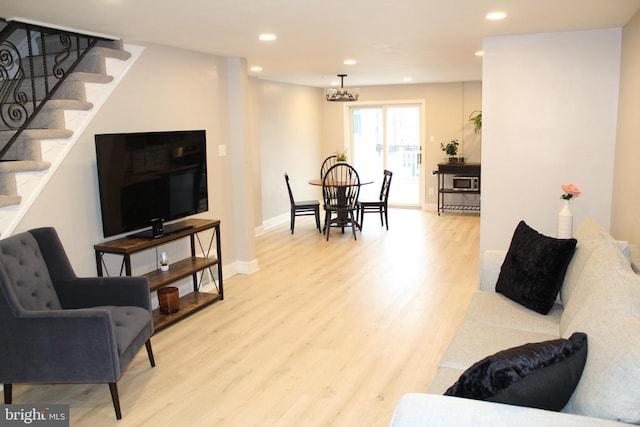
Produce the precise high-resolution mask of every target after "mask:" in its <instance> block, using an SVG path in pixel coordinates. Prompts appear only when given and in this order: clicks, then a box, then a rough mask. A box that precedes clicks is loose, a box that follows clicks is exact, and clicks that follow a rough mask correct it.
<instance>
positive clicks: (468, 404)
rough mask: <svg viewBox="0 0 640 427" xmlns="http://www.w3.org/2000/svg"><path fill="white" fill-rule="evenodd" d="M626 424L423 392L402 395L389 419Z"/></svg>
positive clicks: (437, 424) (402, 426) (397, 426)
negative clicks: (391, 417)
mask: <svg viewBox="0 0 640 427" xmlns="http://www.w3.org/2000/svg"><path fill="white" fill-rule="evenodd" d="M628 425H629V424H625V423H620V422H616V421H610V420H604V419H602V418H591V417H584V416H580V415H574V414H568V413H564V412H553V411H545V410H542V409H534V408H527V407H524V406H514V405H505V404H502V403H492V402H483V401H480V400H472V399H463V398H460V397H452V396H440V395H436V394H426V393H413V394H405V395H404V396H402V397H401V398H400V400H399V402H398V405H397V406H396V409H395V413H394V414H393V419H392V420H391V427H423V426H424V427H427V426H429V427H445V426H446V427H449V426H487V427H493V426H514V427H516V426H517V427H527V426H531V427H537V426H545V427H565V426H572V427H587V426H593V427H595V426H598V427H614V426H628Z"/></svg>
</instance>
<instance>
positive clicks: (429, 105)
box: [322, 82, 482, 210]
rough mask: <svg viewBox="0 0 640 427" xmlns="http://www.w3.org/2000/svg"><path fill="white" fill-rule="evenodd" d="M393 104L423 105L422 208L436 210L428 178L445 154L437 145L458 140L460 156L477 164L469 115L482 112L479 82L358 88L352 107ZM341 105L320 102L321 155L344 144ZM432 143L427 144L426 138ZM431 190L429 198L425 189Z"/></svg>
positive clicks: (433, 184)
mask: <svg viewBox="0 0 640 427" xmlns="http://www.w3.org/2000/svg"><path fill="white" fill-rule="evenodd" d="M396 100H403V101H404V100H414V101H423V102H424V105H425V111H424V116H425V117H424V123H425V129H424V132H425V138H424V140H425V141H426V142H425V145H426V146H425V147H424V148H423V162H424V164H425V166H424V169H423V179H424V186H423V188H424V194H423V202H424V204H425V205H427V206H429V207H431V208H432V209H434V210H435V209H436V203H437V187H438V179H437V176H436V175H433V174H432V171H433V170H434V169H437V164H438V163H441V162H442V161H443V160H444V158H445V157H446V154H444V153H443V152H442V150H441V149H440V143H441V142H449V141H450V140H452V139H458V140H460V141H461V142H462V143H464V155H465V157H466V158H467V161H469V162H480V161H481V146H482V144H481V138H482V134H476V133H474V130H473V129H474V127H473V123H471V122H469V115H470V114H471V113H472V112H473V111H474V110H480V109H481V108H482V83H481V82H456V83H431V84H406V85H389V86H367V87H363V88H360V99H359V100H358V102H356V103H355V105H358V104H359V103H360V104H367V103H370V102H381V103H384V102H390V101H396ZM344 109H345V103H342V102H326V101H325V102H324V104H323V110H324V117H323V120H324V122H323V131H324V132H323V142H322V150H323V153H324V154H330V153H332V152H335V151H336V149H338V148H341V147H343V146H344V144H345V120H344V118H345V117H344V116H345V115H344ZM431 136H433V137H434V142H433V143H430V142H429V141H430V137H431ZM430 188H431V189H433V190H434V194H433V195H429V189H430Z"/></svg>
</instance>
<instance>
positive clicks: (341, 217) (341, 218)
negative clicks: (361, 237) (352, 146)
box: [309, 178, 373, 230]
mask: <svg viewBox="0 0 640 427" xmlns="http://www.w3.org/2000/svg"><path fill="white" fill-rule="evenodd" d="M322 181H323V180H322V179H320V178H316V179H311V180H309V184H311V185H316V186H319V187H322V183H323V182H322ZM327 184H328V185H330V186H332V187H338V197H339V194H340V188H341V187H342V188H344V187H350V186H353V185H355V183H354V182H353V181H336V182H333V181H327ZM367 184H373V180H372V179H364V180H361V181H360V186H363V185H367ZM356 217H357V215H356ZM333 221H335V222H336V223H337V224H342V225H345V224H348V223H349V218H348V215H347V213H346V212H344V211H340V212H338V218H336V219H334V220H333ZM355 225H356V227H358V230H362V227H361V226H360V223H358V221H357V218H356V221H355Z"/></svg>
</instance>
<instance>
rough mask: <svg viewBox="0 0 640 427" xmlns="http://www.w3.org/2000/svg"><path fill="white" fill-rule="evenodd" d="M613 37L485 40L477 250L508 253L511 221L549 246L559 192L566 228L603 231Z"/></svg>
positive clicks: (613, 101)
mask: <svg viewBox="0 0 640 427" xmlns="http://www.w3.org/2000/svg"><path fill="white" fill-rule="evenodd" d="M620 40H621V30H620V29H606V30H596V31H579V32H567V33H549V34H533V35H522V36H504V37H489V38H486V39H485V40H484V51H485V55H484V59H483V86H482V89H483V94H482V104H483V108H482V109H483V135H482V216H481V221H480V247H481V250H484V249H494V248H507V247H508V245H509V242H510V239H511V236H512V234H513V230H514V228H515V226H516V225H517V223H518V221H520V220H521V219H522V220H525V221H526V222H527V223H528V224H529V225H530V226H532V227H533V228H535V229H537V230H538V231H539V232H541V233H543V234H546V235H550V236H555V235H556V224H557V214H558V211H559V210H560V204H561V202H560V195H561V194H562V190H561V188H560V186H561V185H562V184H566V183H574V184H576V185H577V186H578V187H579V188H580V189H581V190H582V191H583V195H582V196H581V197H580V198H578V199H575V200H574V201H573V202H572V210H573V212H574V225H575V224H576V223H579V222H580V220H581V219H582V218H584V217H585V216H587V215H589V216H592V217H593V218H595V219H596V220H597V221H598V222H600V223H601V224H602V225H603V226H605V227H608V226H609V223H610V212H611V201H612V196H611V193H612V179H613V160H614V147H615V138H616V120H617V104H618V83H619V71H620V67H619V63H620Z"/></svg>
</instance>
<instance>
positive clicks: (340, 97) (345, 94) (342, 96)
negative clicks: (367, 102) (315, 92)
mask: <svg viewBox="0 0 640 427" xmlns="http://www.w3.org/2000/svg"><path fill="white" fill-rule="evenodd" d="M338 77H340V89H336V88H329V89H327V92H326V96H327V101H339V102H348V101H357V100H358V97H359V94H358V92H359V90H360V89H345V88H344V78H345V77H347V75H346V74H338Z"/></svg>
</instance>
